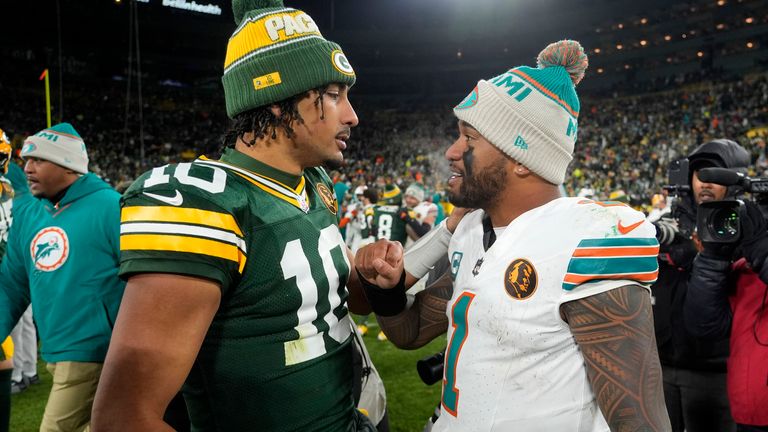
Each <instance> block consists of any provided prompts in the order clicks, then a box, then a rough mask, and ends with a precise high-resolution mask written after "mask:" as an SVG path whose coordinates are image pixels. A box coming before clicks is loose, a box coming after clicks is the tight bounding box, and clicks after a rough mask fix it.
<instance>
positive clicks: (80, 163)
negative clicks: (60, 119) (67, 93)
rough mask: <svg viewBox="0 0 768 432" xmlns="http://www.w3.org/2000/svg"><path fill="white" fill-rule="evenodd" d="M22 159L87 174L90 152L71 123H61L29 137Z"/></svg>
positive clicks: (25, 142)
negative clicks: (48, 162) (32, 159)
mask: <svg viewBox="0 0 768 432" xmlns="http://www.w3.org/2000/svg"><path fill="white" fill-rule="evenodd" d="M21 157H22V158H24V159H26V158H29V157H35V158H39V159H43V160H47V161H50V162H53V163H55V164H56V165H60V166H63V167H64V168H69V169H71V170H72V171H75V172H79V173H80V174H86V173H87V172H88V152H87V151H86V150H85V143H84V142H83V138H81V137H80V134H79V133H77V131H76V130H75V128H74V127H72V125H71V124H69V123H59V124H57V125H56V126H53V127H50V128H48V129H43V130H41V131H40V132H38V133H36V134H34V135H32V136H30V137H28V138H27V139H26V141H24V146H23V147H22V148H21Z"/></svg>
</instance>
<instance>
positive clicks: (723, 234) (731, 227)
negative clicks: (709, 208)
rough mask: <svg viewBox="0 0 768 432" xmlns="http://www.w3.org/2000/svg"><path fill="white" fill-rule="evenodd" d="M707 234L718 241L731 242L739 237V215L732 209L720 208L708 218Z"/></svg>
mask: <svg viewBox="0 0 768 432" xmlns="http://www.w3.org/2000/svg"><path fill="white" fill-rule="evenodd" d="M708 225H709V232H711V233H712V234H714V236H715V238H717V239H718V240H733V239H734V238H736V237H737V236H738V235H739V213H738V212H737V211H736V210H734V209H732V208H720V209H717V210H715V211H713V212H712V214H711V215H710V216H709V224H708Z"/></svg>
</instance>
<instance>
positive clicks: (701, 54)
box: [696, 51, 704, 58]
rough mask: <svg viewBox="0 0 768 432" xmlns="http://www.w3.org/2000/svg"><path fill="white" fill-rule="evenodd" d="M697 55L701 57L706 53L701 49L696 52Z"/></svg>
mask: <svg viewBox="0 0 768 432" xmlns="http://www.w3.org/2000/svg"><path fill="white" fill-rule="evenodd" d="M696 57H699V58H701V57H704V53H703V52H701V51H699V52H697V53H696Z"/></svg>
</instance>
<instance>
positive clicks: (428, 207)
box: [413, 201, 437, 228]
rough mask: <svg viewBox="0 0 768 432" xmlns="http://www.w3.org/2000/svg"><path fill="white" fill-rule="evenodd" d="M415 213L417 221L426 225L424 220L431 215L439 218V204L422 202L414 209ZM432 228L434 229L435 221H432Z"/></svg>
mask: <svg viewBox="0 0 768 432" xmlns="http://www.w3.org/2000/svg"><path fill="white" fill-rule="evenodd" d="M413 211H414V212H415V213H416V220H418V221H419V222H420V223H424V219H426V218H427V216H429V215H430V214H433V215H435V216H437V204H434V203H431V202H429V201H422V202H420V203H419V204H418V205H417V206H416V207H414V208H413ZM431 226H432V227H433V228H434V226H435V222H434V221H432V224H431Z"/></svg>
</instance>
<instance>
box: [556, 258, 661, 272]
mask: <svg viewBox="0 0 768 432" xmlns="http://www.w3.org/2000/svg"><path fill="white" fill-rule="evenodd" d="M658 269H659V263H658V261H657V259H656V256H655V255H653V256H647V257H611V258H571V262H570V263H568V270H567V272H568V274H584V275H595V274H598V275H603V274H619V273H647V272H652V271H656V270H658Z"/></svg>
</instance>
